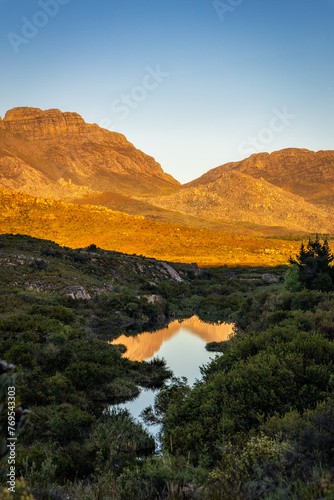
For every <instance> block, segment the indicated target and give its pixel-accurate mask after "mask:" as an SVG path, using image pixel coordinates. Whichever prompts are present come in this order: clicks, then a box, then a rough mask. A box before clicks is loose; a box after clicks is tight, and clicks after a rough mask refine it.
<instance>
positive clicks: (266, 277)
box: [262, 273, 279, 283]
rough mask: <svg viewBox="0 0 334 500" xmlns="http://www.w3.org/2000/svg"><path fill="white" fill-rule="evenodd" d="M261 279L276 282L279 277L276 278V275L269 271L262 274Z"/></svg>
mask: <svg viewBox="0 0 334 500" xmlns="http://www.w3.org/2000/svg"><path fill="white" fill-rule="evenodd" d="M262 279H263V281H266V282H267V283H278V281H279V278H277V276H275V275H274V274H269V273H265V274H262Z"/></svg>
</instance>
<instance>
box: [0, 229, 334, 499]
mask: <svg viewBox="0 0 334 500" xmlns="http://www.w3.org/2000/svg"><path fill="white" fill-rule="evenodd" d="M0 244H2V249H0V251H1V252H2V253H3V254H6V255H13V252H15V254H18V253H20V254H24V255H27V256H30V259H28V260H27V261H24V264H23V265H22V266H20V268H19V269H18V268H17V267H15V266H8V265H2V266H1V267H0V272H1V276H2V284H1V287H0V297H1V301H0V331H1V338H0V353H1V359H6V360H7V361H8V362H9V363H15V366H16V387H17V392H18V394H19V397H20V402H21V404H22V405H23V407H24V408H28V409H29V410H30V411H31V414H30V420H29V423H28V424H27V425H26V427H25V430H24V432H23V434H21V436H20V439H19V448H18V459H17V469H18V471H19V472H20V474H22V476H23V477H24V479H25V482H26V485H27V486H24V485H23V486H22V491H24V489H26V488H30V490H31V491H32V493H33V494H34V496H35V497H36V498H41V499H44V498H45V499H47V498H50V499H54V500H55V499H57V500H58V499H63V498H64V499H65V498H71V499H72V498H73V499H74V498H75V499H85V498H87V499H88V498H93V499H107V498H112V499H116V500H117V499H124V500H125V499H126V500H127V499H134V500H135V499H136V500H137V499H138V500H141V499H142V500H150V499H152V500H153V499H160V498H162V499H163V498H165V499H167V498H169V499H173V498H175V499H177V498H203V499H204V498H212V499H226V498H228V499H258V498H268V499H285V498H291V499H300V500H304V499H316V498H327V499H330V498H333V497H334V482H333V462H334V458H333V449H334V431H333V429H334V398H333V390H334V292H332V291H330V290H324V288H323V286H319V281H317V280H316V278H317V273H315V276H314V277H313V279H312V280H311V285H310V286H308V284H306V283H305V282H303V280H302V279H300V275H299V273H298V266H297V264H296V263H295V262H294V263H293V264H294V266H295V267H294V275H293V279H291V269H292V267H291V268H290V270H289V272H288V273H287V275H286V278H285V282H284V280H283V277H284V275H285V273H286V269H287V268H286V267H279V268H275V269H273V270H272V272H274V274H275V275H276V276H278V277H279V278H280V281H279V282H278V283H273V284H268V283H267V282H266V281H264V280H263V279H262V275H263V273H264V272H268V269H265V268H249V269H247V268H236V269H233V272H232V271H231V270H229V269H227V268H217V269H204V270H198V269H196V268H191V267H188V268H182V267H179V268H178V272H179V273H180V275H182V277H183V280H184V281H183V282H175V281H173V280H170V279H161V277H160V278H158V276H157V275H155V276H154V273H156V271H155V270H154V269H153V268H152V269H151V271H149V272H150V273H151V274H150V276H148V277H146V276H145V275H143V273H140V272H137V273H135V272H134V267H133V265H134V264H133V260H131V258H129V259H128V260H127V259H126V258H124V256H121V255H120V254H114V253H111V254H110V255H108V254H106V253H99V250H98V249H96V248H94V247H93V248H90V249H88V250H87V251H85V252H80V251H73V250H69V249H64V248H61V247H58V246H57V245H54V244H52V243H51V242H48V243H45V242H42V241H40V240H32V239H25V238H19V237H16V238H13V237H7V239H6V238H4V237H3V239H2V241H1V240H0ZM92 254H94V255H93V256H92ZM299 257H300V255H299V256H297V257H296V259H298V258H299ZM21 258H22V255H21ZM92 258H93V259H94V260H93V261H92ZM40 260H43V261H44V262H45V264H39V262H40ZM35 261H36V262H37V264H34V262H35ZM6 262H7V264H8V261H6ZM330 264H331V263H330V262H328V266H329V267H331V266H330ZM310 265H311V266H313V264H310ZM92 266H95V267H92ZM313 268H314V266H313V267H312V269H313ZM55 269H57V270H58V274H57V273H55ZM319 269H320V268H319ZM327 270H328V269H327ZM296 271H297V272H296ZM321 272H322V273H323V269H322V268H321ZM330 272H331V271H330ZM330 272H329V273H327V274H328V275H330ZM23 274H25V275H26V276H25V277H23V276H22V275H23ZM59 274H60V275H61V276H59ZM325 274H326V272H325ZM108 276H109V277H110V280H109V283H110V285H111V288H109V289H108V288H106V287H104V288H105V289H104V290H103V292H99V293H95V292H94V290H96V287H99V286H101V279H102V280H103V283H105V282H106V281H107V279H108ZM64 280H65V281H66V287H69V286H73V284H74V283H80V284H83V285H84V286H85V288H86V289H87V290H88V291H89V293H90V295H91V296H92V298H91V300H83V299H79V300H78V299H73V298H71V297H68V296H67V295H66V294H65V293H63V288H62V285H61V283H62V282H63V281H64ZM37 282H38V283H39V284H45V283H47V284H48V285H49V288H46V289H43V290H42V291H41V289H40V290H39V291H37V290H36V289H35V288H34V287H32V289H31V288H29V286H31V284H32V283H33V284H34V283H37ZM27 283H29V285H27ZM291 283H292V285H291ZM296 285H297V286H296ZM94 287H95V288H94ZM150 294H155V295H156V296H158V297H159V300H157V301H155V302H154V303H149V301H148V300H147V296H149V295H150ZM193 314H197V315H199V316H200V317H201V318H202V319H206V320H210V321H217V320H234V321H235V322H236V324H237V327H238V332H237V334H236V336H235V337H234V338H233V339H232V340H231V341H228V342H223V343H221V344H216V345H213V346H211V349H214V350H216V351H222V352H223V353H224V354H223V355H217V357H216V358H215V359H214V361H212V362H211V363H210V364H208V365H206V366H204V367H202V379H201V380H200V381H198V382H197V383H196V385H195V386H194V387H193V388H192V389H190V388H189V387H188V386H187V384H186V382H185V381H184V380H179V379H175V378H172V379H170V380H169V382H164V381H167V379H168V377H169V376H170V375H171V374H170V372H169V371H168V370H167V368H166V367H165V366H164V363H163V362H160V361H158V360H156V361H153V362H151V363H145V362H144V363H136V362H130V361H128V360H127V359H126V358H123V357H122V356H121V354H122V349H121V348H117V347H115V346H112V345H110V344H108V343H107V342H106V340H111V339H113V338H115V337H117V336H118V335H120V334H121V333H126V334H128V335H130V334H131V333H135V332H136V331H139V330H141V329H144V328H146V329H148V328H152V329H153V328H155V327H156V326H158V325H161V324H164V323H167V322H168V321H169V320H171V319H174V318H184V317H188V316H191V315H193ZM141 387H161V389H160V391H159V393H158V394H157V397H156V401H155V405H154V408H151V409H147V411H145V419H146V421H147V422H160V423H161V425H162V436H161V439H162V443H163V454H162V455H160V456H155V454H154V440H153V438H152V437H151V436H150V435H149V434H148V433H147V431H145V430H144V429H143V428H142V427H141V426H140V425H139V424H137V423H135V422H134V421H133V419H132V417H131V416H130V415H129V414H128V413H127V412H126V411H123V412H116V411H115V410H110V411H105V409H106V408H108V407H109V406H110V405H113V404H115V403H117V402H120V401H124V400H127V399H131V398H133V397H134V396H136V395H137V394H138V392H139V391H140V388H141ZM19 498H20V497H19Z"/></svg>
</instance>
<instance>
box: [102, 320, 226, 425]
mask: <svg viewBox="0 0 334 500" xmlns="http://www.w3.org/2000/svg"><path fill="white" fill-rule="evenodd" d="M233 333H234V324H233V323H220V324H218V323H214V324H211V323H205V322H204V321H201V320H200V319H199V318H198V317H197V316H193V317H192V318H189V319H186V320H183V321H178V320H176V321H173V322H172V323H170V324H169V325H168V327H167V328H163V329H161V330H157V331H156V332H144V333H140V334H138V335H136V336H135V337H127V336H126V335H121V336H120V337H118V338H117V339H115V340H113V341H112V342H111V343H112V344H124V345H125V346H126V347H127V351H126V353H125V354H124V356H126V357H127V358H129V359H130V360H132V361H145V360H146V361H149V360H150V359H152V358H153V357H154V356H158V357H159V358H165V360H166V363H167V366H168V368H170V369H171V370H172V371H173V373H174V375H175V376H176V377H187V379H188V384H190V385H193V383H194V382H195V380H196V379H198V378H200V376H201V373H200V367H201V366H202V365H204V364H206V363H208V362H209V361H210V360H211V359H213V358H214V356H215V354H214V353H210V352H208V351H207V350H206V349H205V345H206V344H207V343H208V342H222V341H223V340H228V339H229V338H230V337H231V336H232V335H233ZM154 395H155V391H152V390H142V392H141V394H140V395H139V396H138V398H136V399H135V400H134V401H131V402H127V403H124V404H121V405H118V406H119V408H127V409H128V410H129V411H130V412H131V414H132V415H133V416H134V417H135V418H136V419H138V417H139V414H140V413H141V411H142V410H143V409H144V408H146V407H147V406H150V405H153V402H154Z"/></svg>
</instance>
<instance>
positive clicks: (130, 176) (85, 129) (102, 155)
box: [0, 107, 334, 236]
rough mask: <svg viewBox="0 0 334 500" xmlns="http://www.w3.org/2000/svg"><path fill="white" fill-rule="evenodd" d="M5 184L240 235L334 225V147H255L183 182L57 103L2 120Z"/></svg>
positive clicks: (0, 178) (1, 181) (0, 164)
mask: <svg viewBox="0 0 334 500" xmlns="http://www.w3.org/2000/svg"><path fill="white" fill-rule="evenodd" d="M0 186H2V187H3V188H5V189H7V190H10V191H20V192H23V193H27V194H30V195H33V196H37V197H40V198H51V199H54V200H65V201H67V202H72V203H76V204H78V205H94V206H102V207H106V208H108V209H111V210H113V211H119V212H125V213H127V214H131V215H135V216H137V215H141V216H143V217H145V218H147V219H151V220H157V221H164V222H168V223H176V224H182V225H184V226H191V227H195V228H202V229H211V230H212V229H214V230H218V231H226V232H230V233H237V234H245V235H246V234H249V235H266V236H268V235H286V234H306V233H310V232H312V233H314V232H320V233H334V217H333V215H334V151H319V152H312V151H309V150H307V149H297V148H290V149H284V150H281V151H277V152H274V153H271V154H269V153H259V154H254V155H252V156H250V157H249V158H246V159H244V160H242V161H239V162H230V163H227V164H225V165H221V166H219V167H216V168H214V169H212V170H209V171H208V172H207V173H205V174H204V175H202V176H201V177H199V178H198V179H195V180H193V181H191V182H189V183H187V184H184V185H181V184H180V183H179V182H178V181H177V180H175V179H174V178H173V177H172V176H170V175H169V174H167V173H165V172H164V171H163V169H162V168H161V166H160V165H159V163H157V162H156V161H155V159H154V158H152V157H151V156H148V155H146V154H145V153H143V152H142V151H139V150H138V149H136V148H135V146H133V145H132V144H131V143H130V142H128V141H127V139H126V138H125V137H124V136H123V135H122V134H118V133H116V132H110V131H108V130H105V129H102V128H100V127H99V126H98V125H96V124H87V123H85V121H84V120H83V119H82V117H81V116H80V115H78V114H77V113H62V112H61V111H59V110H56V109H51V110H47V111H42V110H40V109H37V108H28V107H24V108H14V109H12V110H10V111H7V113H6V115H5V117H4V118H3V119H1V118H0Z"/></svg>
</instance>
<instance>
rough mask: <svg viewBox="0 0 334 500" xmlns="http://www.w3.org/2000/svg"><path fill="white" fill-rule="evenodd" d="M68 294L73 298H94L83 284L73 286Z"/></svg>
mask: <svg viewBox="0 0 334 500" xmlns="http://www.w3.org/2000/svg"><path fill="white" fill-rule="evenodd" d="M67 295H68V296H69V297H72V299H84V300H90V299H91V298H92V297H91V296H90V295H89V293H88V292H87V290H86V289H85V288H84V287H83V286H71V287H70V290H69V293H67Z"/></svg>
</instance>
